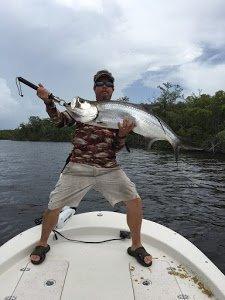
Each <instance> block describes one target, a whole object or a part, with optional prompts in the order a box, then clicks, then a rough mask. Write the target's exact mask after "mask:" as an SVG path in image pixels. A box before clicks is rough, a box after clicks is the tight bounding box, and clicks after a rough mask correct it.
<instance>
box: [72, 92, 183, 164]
mask: <svg viewBox="0 0 225 300" xmlns="http://www.w3.org/2000/svg"><path fill="white" fill-rule="evenodd" d="M66 108H67V111H68V113H69V114H70V116H71V117H73V118H74V119H75V120H76V121H80V122H83V123H88V124H91V125H95V126H100V127H106V128H114V129H117V128H118V122H122V120H123V119H124V118H129V119H131V120H133V121H134V122H135V127H134V129H133V132H135V133H137V134H140V135H142V136H144V137H146V138H149V139H150V143H149V147H151V145H152V144H153V143H154V142H155V141H157V140H166V141H168V142H169V143H170V144H171V145H172V147H173V149H174V152H175V158H176V160H177V158H178V152H179V147H180V145H181V141H180V139H179V138H178V137H177V136H176V134H175V133H174V132H173V131H172V129H170V128H169V126H168V125H167V124H166V123H165V122H164V121H162V120H161V119H160V118H158V117H156V116H154V115H153V114H152V113H151V112H147V111H145V110H144V109H143V108H141V107H140V106H139V105H137V104H131V103H125V102H121V101H114V100H110V101H98V102H97V101H88V100H85V99H82V98H80V97H76V98H75V99H73V100H72V101H71V103H70V105H68V106H67V107H66Z"/></svg>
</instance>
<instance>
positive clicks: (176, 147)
mask: <svg viewBox="0 0 225 300" xmlns="http://www.w3.org/2000/svg"><path fill="white" fill-rule="evenodd" d="M180 148H181V145H180V142H177V143H174V144H173V150H174V158H175V162H176V163H177V164H178V159H179V153H180Z"/></svg>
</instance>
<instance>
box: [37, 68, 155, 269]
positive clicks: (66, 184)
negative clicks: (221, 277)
mask: <svg viewBox="0 0 225 300" xmlns="http://www.w3.org/2000/svg"><path fill="white" fill-rule="evenodd" d="M113 91H114V78H113V76H112V74H111V73H109V72H108V71H107V70H101V71H99V72H97V74H96V75H95V76H94V92H95V95H96V100H97V101H110V99H111V96H112V94H113ZM49 94H50V93H49V92H48V91H47V90H46V89H45V88H44V87H43V86H42V85H41V84H39V87H38V90H37V95H38V97H40V98H41V99H42V100H43V101H44V103H45V105H46V111H47V113H48V114H49V116H50V118H51V119H52V120H53V122H54V123H55V125H56V126H57V127H63V126H71V125H73V124H74V123H75V121H74V120H73V119H72V118H71V117H70V116H69V114H68V113H67V112H66V111H64V112H59V111H58V110H57V109H56V107H55V105H54V102H53V101H52V100H51V99H49ZM134 126H135V124H134V123H133V122H132V121H130V120H129V119H124V120H123V123H122V124H120V123H119V124H118V128H119V129H108V128H100V127H97V126H92V125H88V124H84V123H80V122H76V127H75V132H74V137H73V145H74V148H73V150H72V152H71V154H70V156H69V158H68V161H69V162H68V164H67V165H66V167H65V168H64V170H63V172H62V174H61V175H60V177H59V181H58V182H57V184H56V186H55V189H54V190H53V191H52V192H51V194H50V200H49V204H48V209H47V210H46V211H45V212H44V216H43V223H42V233H41V239H40V240H39V242H38V243H37V245H36V247H35V249H34V251H33V252H32V254H31V262H32V263H33V264H40V263H42V262H43V261H44V259H45V256H46V253H47V252H48V251H49V250H50V246H49V245H48V244H47V240H48V237H49V235H50V233H51V231H52V229H54V227H55V226H56V224H57V221H58V216H59V213H60V211H61V209H62V207H63V206H65V205H68V206H75V207H77V206H78V204H79V203H80V201H81V200H82V198H83V197H84V195H85V194H86V193H87V192H88V191H89V190H90V189H91V188H94V189H95V190H97V191H99V192H100V193H102V195H103V196H104V197H105V198H106V199H107V200H108V201H109V202H110V204H111V205H112V206H114V205H115V204H116V203H118V202H121V201H122V202H123V203H124V204H125V205H126V207H127V224H128V226H129V228H130V231H131V238H132V245H131V247H129V248H128V249H127V252H128V254H130V255H132V256H134V257H136V259H137V260H138V261H139V262H140V263H141V264H142V265H143V266H146V267H149V266H150V265H151V264H152V257H151V255H150V254H148V253H147V252H146V250H145V249H144V247H143V246H142V244H141V237H140V231H141V223H142V204H141V199H140V197H139V195H138V193H137V191H136V188H135V185H134V183H133V182H131V181H130V179H129V178H128V177H127V176H126V174H125V173H124V172H123V171H122V170H121V168H120V167H119V165H118V164H117V162H116V155H115V154H116V152H117V151H119V150H120V149H122V148H123V146H124V145H125V139H126V136H127V135H128V134H129V132H131V131H132V129H133V128H134Z"/></svg>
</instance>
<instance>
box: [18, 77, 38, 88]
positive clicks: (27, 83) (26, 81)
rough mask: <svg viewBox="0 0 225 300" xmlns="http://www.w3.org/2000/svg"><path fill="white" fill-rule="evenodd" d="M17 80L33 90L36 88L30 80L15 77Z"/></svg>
mask: <svg viewBox="0 0 225 300" xmlns="http://www.w3.org/2000/svg"><path fill="white" fill-rule="evenodd" d="M17 78H18V80H19V81H21V82H22V83H24V84H26V85H28V86H29V87H31V88H32V89H34V90H37V89H38V86H37V85H35V84H33V83H32V82H30V81H28V80H26V79H24V78H23V77H17Z"/></svg>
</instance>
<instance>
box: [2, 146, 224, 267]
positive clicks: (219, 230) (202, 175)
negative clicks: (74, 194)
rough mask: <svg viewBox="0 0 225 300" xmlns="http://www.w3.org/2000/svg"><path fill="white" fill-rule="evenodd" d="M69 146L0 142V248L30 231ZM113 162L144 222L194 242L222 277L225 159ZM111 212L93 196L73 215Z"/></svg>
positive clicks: (142, 156)
mask: <svg viewBox="0 0 225 300" xmlns="http://www.w3.org/2000/svg"><path fill="white" fill-rule="evenodd" d="M70 150H71V144H70V143H54V142H45V143H43V142H17V141H0V179H1V180H0V213H1V215H0V245H1V244H3V243H4V242H6V241H7V240H9V239H10V238H11V237H13V236H15V235H16V234H18V233H19V232H21V231H23V230H25V229H28V228H30V227H33V226H34V219H35V218H37V217H40V216H41V214H42V212H43V211H44V209H45V208H46V206H47V203H48V196H49V193H50V191H51V190H52V189H53V188H54V185H55V183H56V181H57V180H58V176H59V173H60V170H61V168H62V167H63V165H64V162H65V159H66V157H67V155H68V153H69V152H70ZM118 160H119V162H120V164H121V166H122V167H123V169H124V170H125V172H126V173H127V175H128V176H129V177H130V179H131V180H132V181H134V182H135V183H136V186H137V190H138V192H139V194H140V196H141V198H142V200H143V207H144V218H145V219H148V220H152V221H155V222H157V223H160V224H162V225H165V226H167V227H169V228H171V229H173V230H175V231H177V232H178V233H180V234H181V235H183V236H184V237H186V238H187V239H189V240H190V241H191V242H192V243H194V244H195V245H196V246H197V247H198V248H199V249H200V250H201V251H202V252H203V253H205V254H206V255H207V256H208V257H209V258H210V259H211V260H212V261H213V262H214V263H215V265H216V266H217V267H218V268H219V269H220V270H221V271H222V272H223V273H225V258H224V253H225V222H224V216H225V198H224V192H225V181H224V179H225V173H224V168H225V157H224V156H221V157H214V158H213V157H210V156H209V155H203V154H198V155H196V154H195V155H191V154H182V155H181V158H180V161H179V166H178V168H177V166H176V164H175V163H174V158H173V155H172V153H171V154H170V153H169V154H168V153H152V152H150V153H149V152H147V151H144V150H136V149H135V150H134V149H132V151H131V153H130V154H129V153H127V152H126V151H121V152H120V154H119V155H118ZM95 210H110V211H113V210H114V211H118V212H122V213H125V208H124V207H123V206H117V207H116V208H112V207H111V206H110V204H108V202H107V201H106V200H105V199H104V198H103V197H102V196H101V195H100V194H98V193H97V192H94V191H91V192H90V193H88V194H87V195H86V196H85V198H84V199H83V200H82V202H81V204H80V206H79V207H78V210H77V213H82V212H87V211H95Z"/></svg>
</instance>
